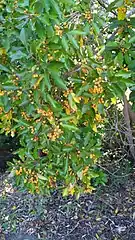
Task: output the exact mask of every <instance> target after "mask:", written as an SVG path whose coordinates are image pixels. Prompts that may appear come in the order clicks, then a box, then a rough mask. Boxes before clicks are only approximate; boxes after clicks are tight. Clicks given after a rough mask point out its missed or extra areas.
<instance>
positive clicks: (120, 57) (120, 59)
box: [114, 52, 123, 67]
mask: <svg viewBox="0 0 135 240" xmlns="http://www.w3.org/2000/svg"><path fill="white" fill-rule="evenodd" d="M114 64H115V65H119V66H120V67H122V66H123V54H122V52H119V53H118V55H117V56H116V58H115V59H114Z"/></svg>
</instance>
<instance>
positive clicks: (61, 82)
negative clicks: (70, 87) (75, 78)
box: [51, 72, 67, 90]
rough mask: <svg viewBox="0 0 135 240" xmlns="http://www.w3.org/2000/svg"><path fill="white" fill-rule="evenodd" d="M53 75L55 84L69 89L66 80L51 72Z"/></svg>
mask: <svg viewBox="0 0 135 240" xmlns="http://www.w3.org/2000/svg"><path fill="white" fill-rule="evenodd" d="M51 75H52V78H53V80H54V82H55V84H56V85H57V86H58V87H60V88H62V89H64V90H67V86H66V84H65V82H64V81H63V80H62V79H61V78H60V77H59V75H58V74H56V73H53V72H51Z"/></svg>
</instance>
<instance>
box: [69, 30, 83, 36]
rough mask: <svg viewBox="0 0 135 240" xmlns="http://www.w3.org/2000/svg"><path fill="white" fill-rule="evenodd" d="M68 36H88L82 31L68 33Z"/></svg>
mask: <svg viewBox="0 0 135 240" xmlns="http://www.w3.org/2000/svg"><path fill="white" fill-rule="evenodd" d="M68 34H71V35H86V32H83V31H80V30H72V31H70V32H68Z"/></svg>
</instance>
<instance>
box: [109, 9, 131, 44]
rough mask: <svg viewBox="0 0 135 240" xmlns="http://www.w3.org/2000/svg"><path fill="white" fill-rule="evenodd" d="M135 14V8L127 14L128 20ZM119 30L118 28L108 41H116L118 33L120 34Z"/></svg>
mask: <svg viewBox="0 0 135 240" xmlns="http://www.w3.org/2000/svg"><path fill="white" fill-rule="evenodd" d="M134 13H135V8H133V9H132V10H131V11H130V12H128V13H127V18H129V17H131V16H132V15H133V14H134ZM118 29H119V28H117V29H116V30H115V31H114V32H113V33H112V35H111V36H110V37H109V39H108V40H109V41H110V40H113V39H114V37H115V35H116V34H117V32H118Z"/></svg>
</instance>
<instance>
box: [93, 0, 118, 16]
mask: <svg viewBox="0 0 135 240" xmlns="http://www.w3.org/2000/svg"><path fill="white" fill-rule="evenodd" d="M97 1H98V3H99V4H100V6H101V7H103V8H104V9H105V10H107V9H108V6H109V4H108V1H106V0H97ZM106 4H107V5H106ZM111 12H112V13H113V14H114V15H115V16H117V13H116V12H114V11H111Z"/></svg>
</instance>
